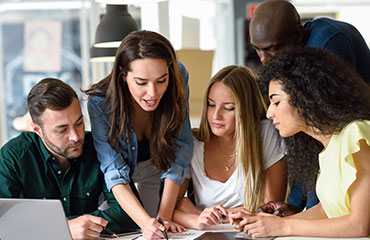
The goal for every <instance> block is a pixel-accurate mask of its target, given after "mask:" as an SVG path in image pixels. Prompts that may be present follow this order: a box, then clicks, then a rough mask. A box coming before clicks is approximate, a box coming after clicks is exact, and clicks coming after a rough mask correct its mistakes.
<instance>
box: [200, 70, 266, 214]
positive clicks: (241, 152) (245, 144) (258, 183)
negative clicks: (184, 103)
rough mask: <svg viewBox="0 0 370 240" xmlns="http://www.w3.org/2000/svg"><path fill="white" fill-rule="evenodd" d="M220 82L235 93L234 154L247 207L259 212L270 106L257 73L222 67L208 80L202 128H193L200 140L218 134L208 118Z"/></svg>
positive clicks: (208, 138)
mask: <svg viewBox="0 0 370 240" xmlns="http://www.w3.org/2000/svg"><path fill="white" fill-rule="evenodd" d="M216 82H222V83H223V84H224V85H225V86H227V87H228V88H229V89H230V90H231V92H232V94H233V96H234V101H235V134H234V138H235V139H234V140H235V141H234V142H235V148H234V151H235V152H234V154H235V156H236V161H237V164H238V165H239V166H241V167H242V168H243V171H244V174H245V179H243V180H245V190H244V207H245V208H246V209H248V210H249V211H251V212H255V211H256V210H257V207H258V206H259V205H260V204H261V203H262V201H263V195H264V194H263V193H264V189H263V186H264V164H263V154H262V152H263V146H262V140H261V119H263V118H265V116H266V105H265V103H264V101H263V98H262V95H261V93H260V91H259V88H258V85H257V83H256V80H255V79H254V76H253V73H252V72H251V71H250V70H249V69H248V68H246V67H243V66H234V65H232V66H227V67H225V68H223V69H221V70H220V71H219V72H218V73H217V74H216V75H215V76H214V77H212V78H211V80H210V81H209V83H208V86H207V89H206V91H205V95H204V102H203V111H202V117H201V122H200V127H199V129H194V130H193V134H194V136H195V137H196V138H197V139H199V140H200V141H204V142H206V141H209V140H210V138H211V137H212V136H214V135H213V133H212V130H211V127H210V125H209V123H208V120H207V107H208V94H209V91H210V89H211V87H212V86H213V84H214V83H216Z"/></svg>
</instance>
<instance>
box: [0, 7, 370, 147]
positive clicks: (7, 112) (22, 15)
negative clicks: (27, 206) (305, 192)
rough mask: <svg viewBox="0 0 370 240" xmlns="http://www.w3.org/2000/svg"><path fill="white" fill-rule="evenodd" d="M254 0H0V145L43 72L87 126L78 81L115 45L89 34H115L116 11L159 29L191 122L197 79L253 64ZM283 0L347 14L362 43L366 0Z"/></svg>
mask: <svg viewBox="0 0 370 240" xmlns="http://www.w3.org/2000/svg"><path fill="white" fill-rule="evenodd" d="M260 2H262V1H258V0H255V1H247V0H168V1H164V0H96V1H94V0H0V146H2V145H3V144H4V142H6V141H7V140H8V139H10V138H12V137H14V136H16V135H18V133H19V131H22V130H28V129H29V128H28V124H29V116H28V114H27V105H26V97H27V94H28V92H29V90H30V89H31V87H32V86H33V85H34V84H35V83H37V82H38V81H39V80H41V79H42V78H45V77H55V78H59V79H61V80H63V81H65V82H66V83H68V84H70V85H71V86H72V87H73V88H74V89H75V90H76V91H77V92H78V94H79V97H80V100H81V105H82V108H83V111H84V117H85V121H86V123H87V124H86V126H87V129H89V121H88V114H87V112H86V107H85V105H86V101H85V100H86V99H85V97H84V96H83V95H82V94H81V91H80V89H87V88H88V87H89V86H90V85H91V84H92V83H95V82H97V81H99V80H101V79H102V78H103V77H105V76H106V75H107V74H108V73H109V72H110V70H111V68H112V59H113V56H114V52H115V47H114V46H113V47H112V46H111V47H110V48H99V47H97V46H98V44H97V43H98V42H97V40H99V39H98V36H104V37H109V36H110V34H113V35H117V34H118V37H120V34H122V33H121V29H125V28H126V27H128V26H124V25H125V21H122V22H120V21H119V20H115V17H119V15H120V16H121V17H122V16H123V17H125V18H130V19H133V20H134V23H135V24H136V28H137V29H146V30H152V31H156V32H159V33H161V34H162V35H164V36H166V37H167V38H168V39H169V40H170V41H171V42H172V44H173V46H174V48H175V50H176V51H177V54H178V57H179V59H180V60H181V61H182V62H183V63H184V64H185V65H186V67H187V68H188V70H189V73H190V90H191V95H190V111H191V112H190V116H191V120H192V125H193V126H197V124H198V123H199V116H200V112H201V109H202V99H203V91H204V87H205V85H206V84H207V82H208V80H209V78H210V77H211V76H212V75H213V74H214V73H216V72H217V71H218V70H219V69H220V68H222V67H223V66H226V65H230V64H237V65H246V66H248V67H250V68H251V69H252V70H253V71H255V72H258V69H259V67H260V63H259V59H258V57H257V55H256V53H255V51H254V50H253V48H251V47H250V46H249V36H248V26H249V20H250V18H251V16H252V14H253V12H254V9H255V8H256V7H257V6H258V4H259V3H260ZM291 2H292V3H293V4H294V5H295V6H296V8H297V10H298V12H299V13H300V14H301V17H302V21H303V22H304V21H307V20H310V19H314V18H317V17H321V16H326V17H330V18H333V19H337V20H341V21H345V22H349V23H351V24H352V25H354V26H355V27H356V28H357V29H358V30H359V31H360V32H361V34H362V35H363V37H364V38H365V40H366V42H367V43H368V45H369V44H370V28H369V27H368V23H369V22H370V14H369V12H370V1H369V0H331V1H329V0H327V1H322V0H294V1H291ZM116 15H117V16H116ZM105 17H106V18H108V17H111V20H112V19H113V22H112V21H105V20H104V18H105ZM103 22H105V25H104V26H103ZM100 23H101V26H99V24H100ZM121 23H122V24H123V26H121V25H119V24H121ZM99 28H100V30H99V31H103V33H99V31H98V29H99ZM109 31H111V32H112V33H110V32H109ZM99 34H102V35H99ZM123 34H124V33H123ZM121 38H122V36H121ZM121 38H120V39H121Z"/></svg>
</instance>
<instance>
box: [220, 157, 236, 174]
mask: <svg viewBox="0 0 370 240" xmlns="http://www.w3.org/2000/svg"><path fill="white" fill-rule="evenodd" d="M222 159H223V160H224V161H225V159H224V158H222ZM234 162H235V157H233V158H232V159H231V161H230V162H229V164H227V162H226V161H225V163H226V166H225V171H226V172H227V171H229V170H230V168H231V166H232V165H233V164H234Z"/></svg>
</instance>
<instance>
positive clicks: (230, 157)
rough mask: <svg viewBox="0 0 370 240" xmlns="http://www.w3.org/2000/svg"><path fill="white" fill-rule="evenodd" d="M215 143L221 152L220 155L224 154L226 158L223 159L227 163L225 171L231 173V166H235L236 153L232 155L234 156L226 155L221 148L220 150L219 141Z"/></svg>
mask: <svg viewBox="0 0 370 240" xmlns="http://www.w3.org/2000/svg"><path fill="white" fill-rule="evenodd" d="M215 142H216V147H217V149H218V151H220V153H222V154H223V155H224V156H223V157H222V160H223V161H224V162H225V164H226V166H225V171H229V170H230V168H231V166H232V165H233V164H234V162H235V153H232V154H226V153H224V152H223V151H222V150H221V148H220V146H219V145H218V142H217V140H215ZM225 157H226V158H229V159H230V160H229V161H226V160H225Z"/></svg>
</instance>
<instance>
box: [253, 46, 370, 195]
mask: <svg viewBox="0 0 370 240" xmlns="http://www.w3.org/2000/svg"><path fill="white" fill-rule="evenodd" d="M274 80H276V81H279V82H280V83H281V85H282V88H283V90H284V91H285V92H286V93H287V94H288V95H289V97H290V104H291V105H292V106H294V107H296V108H297V110H298V113H299V114H300V116H301V117H302V118H303V120H304V121H305V123H306V124H307V126H312V127H314V128H315V129H317V130H318V131H319V132H320V134H328V135H330V134H333V133H336V132H339V131H341V130H342V129H343V127H345V126H346V125H347V124H348V123H350V122H352V121H354V120H363V119H368V120H369V119H370V86H369V85H367V84H366V83H365V82H364V81H363V79H362V78H361V77H360V75H358V74H357V73H356V72H355V70H354V69H352V67H350V66H349V65H348V64H347V63H345V62H344V61H343V60H341V59H340V58H338V57H337V56H335V55H334V54H332V53H330V52H328V51H326V50H323V49H320V48H312V47H299V46H296V47H292V48H287V49H284V50H283V51H280V52H279V53H277V54H276V56H275V57H273V58H272V59H271V60H270V61H269V62H268V63H267V64H266V65H265V66H264V67H263V69H262V71H261V74H260V79H259V84H260V88H261V91H262V93H263V94H264V95H265V96H266V95H267V91H268V86H269V83H270V81H274ZM286 144H287V151H288V155H287V166H288V172H289V175H290V177H291V178H292V179H293V181H298V182H301V183H304V184H305V185H306V189H307V188H308V189H311V188H312V186H314V183H315V180H316V176H317V172H318V168H319V167H318V153H319V152H320V151H322V148H323V146H322V144H321V143H320V142H318V141H317V140H315V139H313V138H312V137H310V136H308V135H306V134H304V133H299V134H296V135H294V136H291V137H288V138H286Z"/></svg>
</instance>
